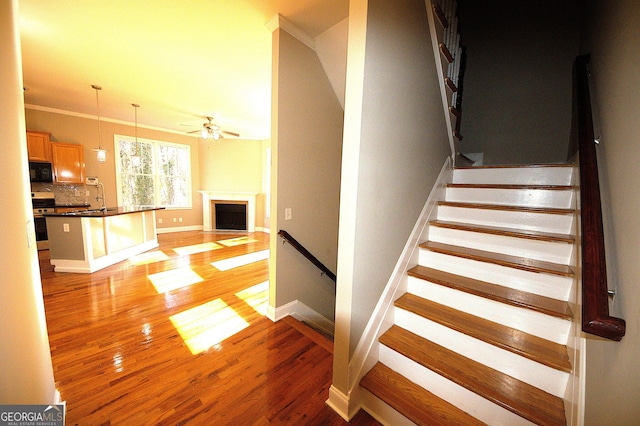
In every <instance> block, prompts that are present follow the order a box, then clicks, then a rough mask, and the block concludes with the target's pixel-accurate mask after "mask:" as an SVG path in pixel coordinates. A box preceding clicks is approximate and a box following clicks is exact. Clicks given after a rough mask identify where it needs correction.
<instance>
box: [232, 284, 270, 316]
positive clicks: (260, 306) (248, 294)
mask: <svg viewBox="0 0 640 426" xmlns="http://www.w3.org/2000/svg"><path fill="white" fill-rule="evenodd" d="M236 297H238V298H239V299H242V300H243V301H244V302H245V303H246V304H247V305H249V306H251V307H252V308H253V309H254V310H255V311H256V312H257V313H259V314H260V315H267V307H268V305H269V281H265V282H262V283H260V284H256V285H254V286H253V287H249V288H246V289H244V290H242V291H239V292H237V293H236Z"/></svg>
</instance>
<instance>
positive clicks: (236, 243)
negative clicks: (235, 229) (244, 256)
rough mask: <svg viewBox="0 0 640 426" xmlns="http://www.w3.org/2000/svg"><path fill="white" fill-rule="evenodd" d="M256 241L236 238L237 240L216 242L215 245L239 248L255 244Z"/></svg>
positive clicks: (247, 238) (230, 239)
mask: <svg viewBox="0 0 640 426" xmlns="http://www.w3.org/2000/svg"><path fill="white" fill-rule="evenodd" d="M256 241H258V240H256V239H255V238H249V237H238V238H229V239H228V240H218V241H217V243H218V244H222V245H223V246H227V247H233V246H240V245H242V244H249V243H255V242H256Z"/></svg>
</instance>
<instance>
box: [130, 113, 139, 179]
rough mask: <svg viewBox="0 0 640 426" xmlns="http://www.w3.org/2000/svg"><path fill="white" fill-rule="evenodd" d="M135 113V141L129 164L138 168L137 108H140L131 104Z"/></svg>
mask: <svg viewBox="0 0 640 426" xmlns="http://www.w3.org/2000/svg"><path fill="white" fill-rule="evenodd" d="M131 105H132V106H133V108H134V110H135V112H136V141H135V143H134V145H133V150H132V151H133V153H132V154H131V163H132V164H133V166H134V167H139V166H140V153H139V152H138V108H140V105H138V104H131Z"/></svg>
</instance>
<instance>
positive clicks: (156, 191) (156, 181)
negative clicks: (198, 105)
mask: <svg viewBox="0 0 640 426" xmlns="http://www.w3.org/2000/svg"><path fill="white" fill-rule="evenodd" d="M120 141H127V142H130V143H135V142H136V138H135V137H133V136H127V135H119V134H114V135H113V145H114V162H115V169H116V170H115V172H116V201H117V203H118V205H119V206H121V205H123V199H122V182H121V174H122V164H121V162H120V149H121V147H120ZM137 141H138V143H145V144H148V145H151V152H152V154H151V158H152V160H151V162H152V165H151V168H152V173H151V176H152V178H153V202H154V206H153V207H163V208H165V209H167V210H185V209H192V208H193V200H192V188H193V185H192V176H191V145H188V144H180V143H175V142H167V141H160V140H155V139H146V138H140V137H139V138H137ZM162 146H164V147H171V148H177V149H184V150H186V160H187V164H185V165H184V166H185V169H186V175H185V176H184V177H185V178H186V186H187V205H185V206H166V205H162V204H160V203H159V200H160V179H161V178H162V177H165V176H167V175H164V174H161V173H160V170H161V166H162V165H161V164H159V161H160V155H159V149H160V147H162ZM172 176H177V177H180V176H179V175H172Z"/></svg>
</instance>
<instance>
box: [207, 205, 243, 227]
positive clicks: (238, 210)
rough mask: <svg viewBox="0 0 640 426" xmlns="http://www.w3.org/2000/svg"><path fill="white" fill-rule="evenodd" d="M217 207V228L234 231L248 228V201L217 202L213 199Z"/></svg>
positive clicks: (215, 209)
mask: <svg viewBox="0 0 640 426" xmlns="http://www.w3.org/2000/svg"><path fill="white" fill-rule="evenodd" d="M212 203H214V205H215V208H214V211H215V224H216V229H228V230H233V231H246V230H247V203H246V202H236V203H231V202H217V201H212Z"/></svg>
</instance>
